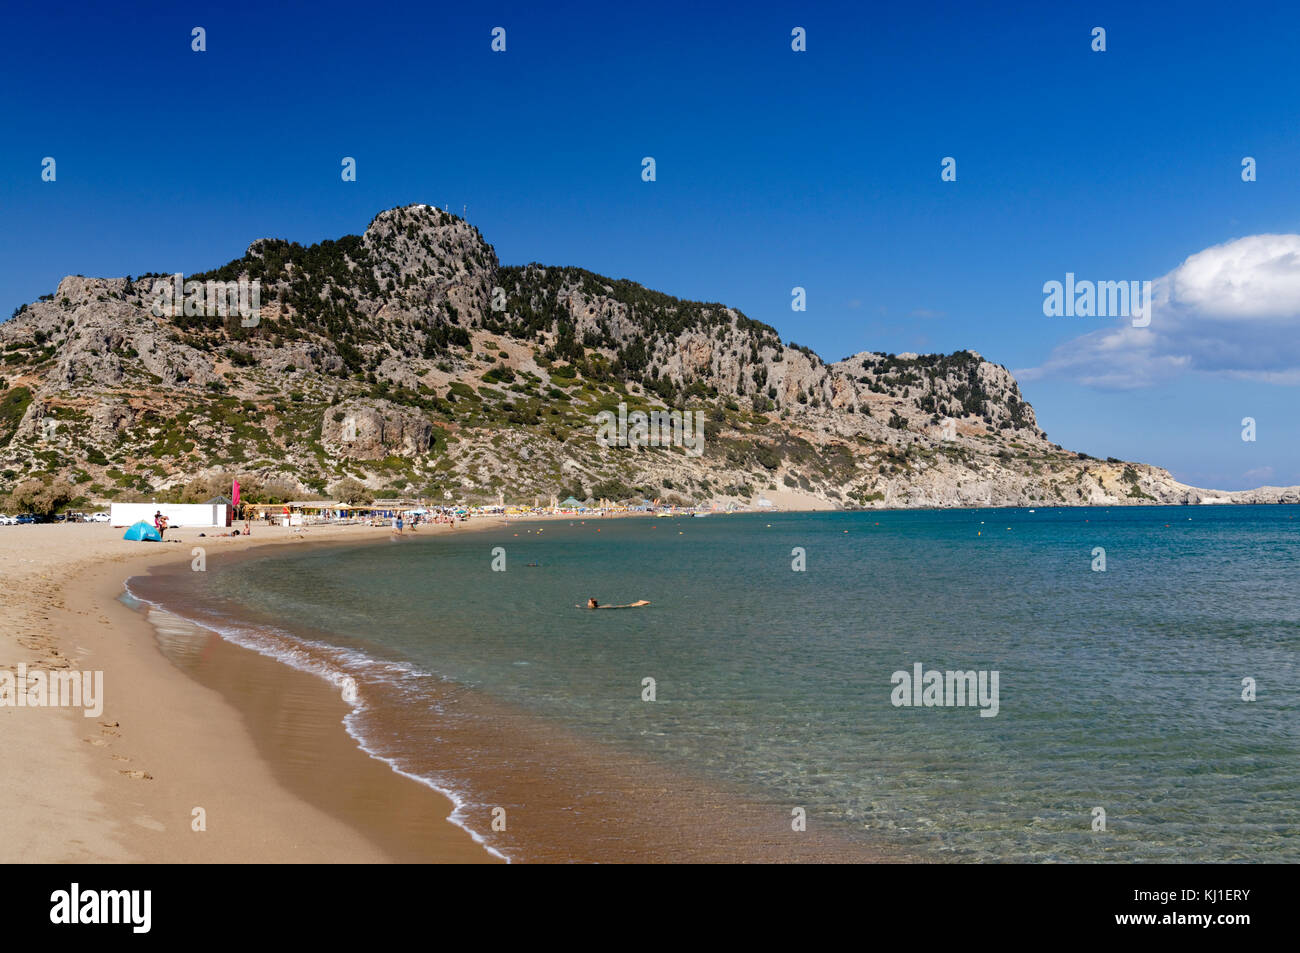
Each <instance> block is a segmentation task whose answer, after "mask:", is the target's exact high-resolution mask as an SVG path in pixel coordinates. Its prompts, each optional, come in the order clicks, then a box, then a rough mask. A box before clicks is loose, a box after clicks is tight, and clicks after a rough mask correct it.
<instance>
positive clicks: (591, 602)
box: [587, 599, 600, 609]
mask: <svg viewBox="0 0 1300 953" xmlns="http://www.w3.org/2000/svg"><path fill="white" fill-rule="evenodd" d="M587 608H588V609H599V608H600V603H599V602H597V601H596V600H595V599H588V600H587Z"/></svg>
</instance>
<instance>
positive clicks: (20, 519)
mask: <svg viewBox="0 0 1300 953" xmlns="http://www.w3.org/2000/svg"><path fill="white" fill-rule="evenodd" d="M14 522H15V523H23V524H26V523H35V522H36V517H35V516H33V515H32V514H31V513H20V514H18V516H16V517H14Z"/></svg>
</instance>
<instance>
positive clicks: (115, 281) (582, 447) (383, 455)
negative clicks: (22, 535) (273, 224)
mask: <svg viewBox="0 0 1300 953" xmlns="http://www.w3.org/2000/svg"><path fill="white" fill-rule="evenodd" d="M241 280H242V281H244V282H247V283H252V282H254V281H256V282H257V283H258V286H259V288H260V301H259V302H258V304H259V307H258V309H257V313H256V315H255V317H253V318H250V317H248V316H241V315H240V314H239V313H238V312H237V310H236V309H234V308H228V307H225V303H224V300H223V302H222V306H221V307H220V308H214V307H213V306H212V301H213V300H214V298H215V297H216V293H217V291H218V290H220V288H221V287H222V286H220V285H218V284H217V283H237V282H239V281H241ZM185 281H186V282H198V283H200V284H199V285H193V286H191V285H183V286H182V288H183V289H186V291H185V295H184V297H185V299H186V300H185V302H184V303H183V304H182V303H180V302H178V303H177V304H178V306H177V308H176V309H175V313H173V311H172V309H171V308H170V307H169V306H168V303H167V302H164V303H163V304H162V305H161V306H159V302H160V300H162V299H161V298H160V296H161V295H162V292H163V291H164V290H165V289H167V288H170V287H172V286H173V279H172V277H171V276H166V275H143V276H140V277H137V278H132V277H127V278H84V277H81V276H72V277H68V278H65V279H63V281H61V282H60V283H59V286H58V288H57V289H56V290H55V291H54V293H53V294H50V295H45V296H42V298H41V299H40V300H39V301H36V302H33V303H31V304H27V305H24V306H22V307H21V308H19V309H18V310H17V311H16V312H15V314H14V316H13V317H12V319H11V320H9V321H7V322H5V323H4V324H0V362H2V363H0V378H3V381H2V385H0V492H8V491H10V490H12V489H13V488H14V487H15V486H16V485H17V484H18V483H19V482H21V481H24V480H27V481H30V480H31V479H37V480H40V481H42V482H44V483H47V484H49V483H52V482H54V481H67V483H68V484H70V485H71V487H72V493H71V495H72V496H73V497H74V498H75V499H76V500H77V501H78V502H79V503H91V502H101V501H104V500H108V499H135V498H146V499H165V498H176V499H182V498H195V497H197V496H203V495H205V494H207V495H210V493H211V489H212V488H213V487H215V486H220V485H221V484H222V482H223V481H225V480H226V479H228V478H229V477H230V476H231V475H238V476H239V477H240V479H241V482H243V483H244V484H245V485H246V486H247V487H249V488H250V489H251V490H252V491H253V493H254V494H255V495H261V496H263V497H264V498H266V499H284V498H302V497H306V496H312V495H315V496H327V495H329V493H330V491H331V489H332V488H333V487H334V486H335V485H336V484H337V483H338V482H339V481H341V480H344V479H346V478H351V479H352V480H356V481H359V482H361V483H363V484H365V486H367V487H368V488H370V490H371V492H372V493H373V494H377V495H381V496H399V495H400V496H421V497H426V498H432V499H435V500H441V499H457V500H468V501H494V500H497V499H501V498H505V499H508V500H515V501H529V502H531V501H532V499H533V498H539V499H542V500H549V499H550V498H551V497H552V496H559V497H564V496H568V495H570V494H572V495H575V496H577V497H579V498H586V497H595V498H610V499H619V498H628V497H637V498H640V497H641V496H649V497H662V498H665V499H670V500H680V501H683V502H686V501H691V502H704V501H709V500H713V501H719V502H726V501H734V502H743V503H750V502H752V501H753V500H754V499H755V498H756V497H759V496H767V497H768V498H770V499H773V500H776V501H777V502H779V503H783V504H785V505H802V506H839V507H865V506H877V507H884V506H891V507H908V506H975V505H981V506H988V505H995V506H997V505H1031V506H1032V505H1035V504H1042V505H1052V504H1056V505H1062V504H1064V505H1070V504H1085V503H1089V504H1099V503H1104V504H1124V503H1145V502H1162V503H1197V502H1209V501H1215V502H1230V501H1266V502H1278V501H1286V502H1297V501H1300V490H1298V489H1297V488H1288V489H1277V488H1265V489H1263V490H1255V491H1250V492H1248V493H1213V492H1210V491H1204V490H1198V489H1196V488H1194V487H1189V486H1186V485H1184V484H1181V483H1178V482H1177V481H1175V480H1174V479H1173V478H1172V477H1171V476H1170V475H1169V474H1168V473H1167V472H1166V471H1164V470H1161V469H1158V468H1155V467H1151V466H1147V465H1144V464H1138V463H1125V462H1122V461H1117V460H1113V459H1112V460H1108V461H1104V462H1103V461H1099V460H1095V459H1092V458H1089V457H1086V456H1084V455H1081V454H1076V453H1071V452H1069V451H1066V450H1064V449H1062V448H1061V447H1060V446H1058V445H1056V444H1053V443H1051V442H1050V441H1049V440H1048V439H1047V436H1046V435H1045V434H1044V432H1043V431H1042V430H1041V429H1040V428H1039V426H1038V421H1037V420H1036V418H1035V416H1034V411H1033V408H1031V407H1030V406H1029V404H1028V403H1026V402H1025V400H1024V398H1023V397H1022V396H1021V394H1020V391H1019V388H1018V386H1017V385H1016V381H1015V379H1014V378H1013V377H1012V376H1011V374H1009V373H1008V372H1007V370H1006V368H1004V367H1001V366H999V365H996V364H992V363H990V362H988V361H986V360H984V358H983V357H981V356H980V355H979V354H977V353H975V352H973V351H959V352H957V353H954V354H949V355H935V354H927V355H917V354H897V355H896V354H876V353H871V352H864V353H861V354H856V355H853V356H852V357H848V358H845V359H844V360H842V361H838V362H836V363H834V364H827V363H826V362H824V361H823V360H822V359H821V358H819V357H818V356H817V355H816V354H814V353H813V352H812V351H810V350H809V349H807V348H804V347H800V346H798V345H795V344H793V343H786V344H783V343H782V342H781V339H780V337H779V336H778V334H777V332H776V330H775V329H773V328H771V327H769V326H767V325H765V324H761V323H759V322H757V321H753V320H751V319H749V318H748V317H746V316H745V315H744V314H742V313H741V312H739V311H737V310H736V309H734V308H729V307H726V306H725V305H722V304H718V303H705V302H697V301H685V300H681V299H678V298H674V297H671V296H669V295H666V294H661V293H659V292H655V291H650V290H648V289H646V288H643V287H642V286H640V285H637V284H634V283H632V282H630V281H624V280H612V279H608V278H603V277H601V276H599V275H595V274H592V273H591V272H588V271H584V270H582V269H579V268H556V267H547V266H542V265H538V264H530V265H525V266H522V267H516V266H502V265H501V264H500V263H499V262H498V261H497V257H496V253H495V251H494V250H493V248H492V246H491V245H489V244H487V243H486V242H485V241H484V239H483V237H482V236H481V235H480V234H479V232H478V230H477V229H475V228H474V227H473V226H471V225H470V224H469V223H468V222H466V221H464V220H463V219H461V218H458V217H456V216H454V215H450V214H447V213H446V212H444V211H440V210H439V209H437V208H432V207H430V206H426V205H414V206H407V207H403V208H396V209H391V210H389V211H386V212H383V213H381V214H380V215H378V216H376V218H375V219H374V221H372V222H371V223H370V226H369V227H368V228H367V229H366V231H365V233H364V234H363V235H360V236H357V235H349V236H346V237H344V238H341V239H338V240H337V241H323V242H321V243H319V244H317V245H312V246H310V247H303V246H302V245H299V244H296V243H289V242H285V241H281V240H276V239H263V240H260V241H257V242H254V243H253V244H252V245H251V246H250V247H249V249H248V251H247V253H246V254H245V255H244V256H243V257H242V258H240V259H238V260H237V261H233V262H230V263H229V264H227V265H225V266H223V267H221V268H218V269H216V270H214V271H212V272H208V273H205V274H202V275H188V276H185ZM191 288H193V289H195V291H196V292H198V291H205V290H206V291H207V292H208V295H207V297H206V299H204V300H203V301H198V300H197V299H198V295H197V294H196V295H195V296H194V297H195V299H196V302H197V303H196V304H195V305H194V306H190V303H189V298H190V297H191V295H190V293H189V290H188V289H191ZM620 404H621V405H624V407H625V410H626V412H627V413H633V412H635V411H637V410H640V411H645V412H648V411H654V410H662V411H667V410H671V409H677V410H685V411H690V412H698V413H699V414H701V415H702V416H703V419H704V430H705V441H704V447H703V453H702V454H701V455H698V456H696V455H693V454H691V453H689V452H687V450H686V449H685V448H683V447H677V446H674V447H655V446H606V445H604V444H605V443H608V441H604V442H602V440H601V439H600V438H599V434H600V426H599V422H598V421H599V419H600V418H599V416H598V415H600V414H601V413H602V412H604V411H612V412H617V411H618V409H619V405H620Z"/></svg>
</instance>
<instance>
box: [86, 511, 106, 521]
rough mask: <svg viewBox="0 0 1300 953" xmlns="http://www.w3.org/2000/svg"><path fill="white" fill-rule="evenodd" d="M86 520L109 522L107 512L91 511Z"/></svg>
mask: <svg viewBox="0 0 1300 953" xmlns="http://www.w3.org/2000/svg"><path fill="white" fill-rule="evenodd" d="M86 522H87V523H107V522H108V514H107V513H91V514H90V515H89V516H87V517H86Z"/></svg>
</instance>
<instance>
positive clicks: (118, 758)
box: [113, 754, 131, 761]
mask: <svg viewBox="0 0 1300 953" xmlns="http://www.w3.org/2000/svg"><path fill="white" fill-rule="evenodd" d="M113 760H114V761H130V760H131V759H130V758H128V757H127V756H126V755H124V754H115V755H113Z"/></svg>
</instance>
